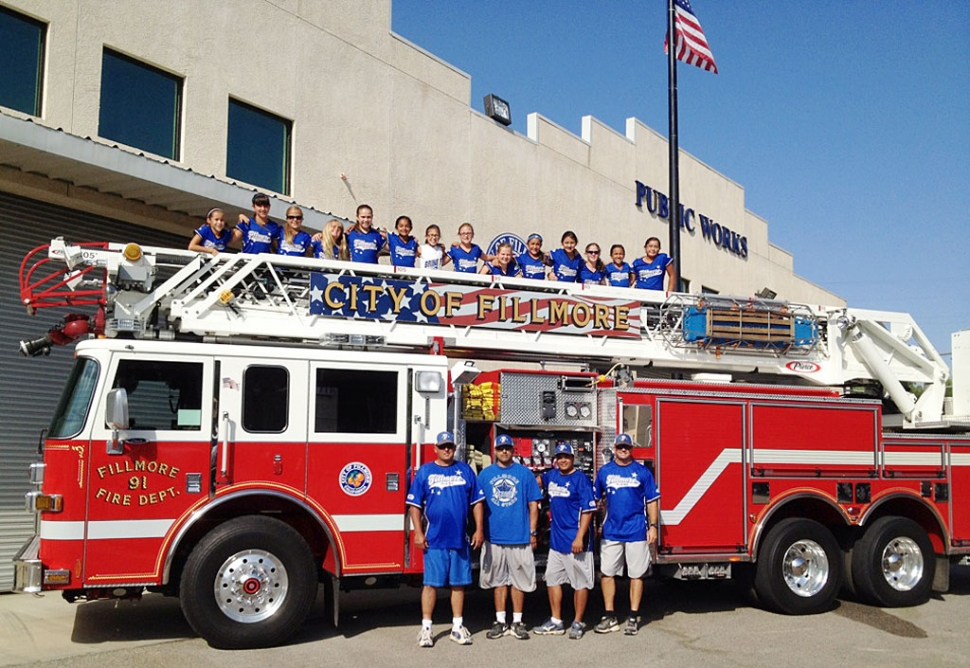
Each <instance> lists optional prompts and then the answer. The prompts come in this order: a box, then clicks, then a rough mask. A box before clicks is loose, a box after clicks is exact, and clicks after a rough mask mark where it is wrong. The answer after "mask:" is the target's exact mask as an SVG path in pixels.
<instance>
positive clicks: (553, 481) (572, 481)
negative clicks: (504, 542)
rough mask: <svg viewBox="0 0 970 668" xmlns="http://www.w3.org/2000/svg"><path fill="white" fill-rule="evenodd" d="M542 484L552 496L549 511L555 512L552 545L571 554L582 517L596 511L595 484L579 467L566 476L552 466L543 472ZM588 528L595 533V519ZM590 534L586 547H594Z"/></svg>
mask: <svg viewBox="0 0 970 668" xmlns="http://www.w3.org/2000/svg"><path fill="white" fill-rule="evenodd" d="M542 485H543V486H544V487H545V488H546V494H548V495H549V511H550V512H551V513H552V532H551V535H550V539H549V547H551V548H552V549H553V550H555V551H556V552H562V553H563V554H569V553H570V552H572V551H573V540H575V538H576V531H578V530H579V516H580V515H582V514H583V513H591V512H593V511H594V510H596V501H595V500H594V499H593V484H592V483H591V482H590V481H589V478H587V477H586V474H585V473H583V472H582V471H580V470H579V469H573V472H572V473H570V474H569V475H563V474H562V473H560V472H559V469H552V470H550V471H546V472H545V473H543V474H542ZM589 528H590V533H592V529H593V523H592V522H590V523H589ZM590 537H591V536H587V540H586V550H592V549H593V541H592V540H589V538H590Z"/></svg>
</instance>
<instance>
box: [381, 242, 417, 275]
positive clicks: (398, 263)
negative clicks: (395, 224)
mask: <svg viewBox="0 0 970 668" xmlns="http://www.w3.org/2000/svg"><path fill="white" fill-rule="evenodd" d="M387 246H388V248H389V249H390V251H391V264H393V265H394V266H395V267H413V266H414V256H415V252H416V251H417V250H418V242H417V240H416V239H415V238H414V237H408V240H407V242H404V241H401V237H400V236H398V235H397V234H389V235H387Z"/></svg>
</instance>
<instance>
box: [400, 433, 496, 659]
mask: <svg viewBox="0 0 970 668" xmlns="http://www.w3.org/2000/svg"><path fill="white" fill-rule="evenodd" d="M434 447H435V455H436V459H435V461H433V462H428V463H427V464H425V465H423V466H422V467H421V468H419V469H418V471H417V473H415V474H414V480H413V481H411V488H410V489H409V490H408V496H407V505H408V513H409V515H410V517H411V525H412V527H413V529H414V547H415V549H418V550H424V588H423V589H422V590H421V632H420V633H419V634H418V645H419V646H420V647H433V646H434V636H433V635H432V633H431V618H432V615H433V613H434V603H435V598H436V597H437V592H436V589H437V588H438V587H444V586H450V587H451V613H452V628H451V635H450V636H449V637H450V638H451V639H452V640H453V641H455V642H456V643H458V644H459V645H471V644H472V637H471V633H469V631H468V629H467V628H465V625H464V622H463V619H462V608H464V605H465V586H466V585H470V584H471V583H472V565H471V551H470V550H469V544H468V536H467V535H466V533H465V527H466V526H467V525H468V509H469V508H471V509H472V516H473V517H474V518H475V534H474V535H473V536H472V539H471V547H472V548H475V549H478V548H479V547H481V546H482V543H483V542H484V540H485V534H484V531H483V529H482V519H483V516H484V512H483V510H482V501H483V500H484V498H485V495H484V494H483V493H482V488H481V487H479V486H478V479H477V478H476V477H475V472H474V471H472V468H471V467H470V466H469V465H468V464H466V463H465V462H458V461H455V439H454V437H453V436H452V435H451V432H448V431H443V432H441V433H440V434H438V439H437V442H436V443H435V446H434ZM422 509H423V510H424V513H423V515H424V519H425V520H426V521H427V528H425V527H424V525H423V524H422Z"/></svg>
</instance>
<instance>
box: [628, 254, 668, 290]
mask: <svg viewBox="0 0 970 668" xmlns="http://www.w3.org/2000/svg"><path fill="white" fill-rule="evenodd" d="M670 263H671V259H670V256H669V255H667V254H666V253H659V254H658V255H657V257H655V258H654V259H653V262H644V261H643V258H642V257H640V258H637V259H636V260H634V261H633V273H634V274H636V275H637V287H638V288H640V289H641V290H663V289H664V275H665V274H666V273H667V265H668V264H670Z"/></svg>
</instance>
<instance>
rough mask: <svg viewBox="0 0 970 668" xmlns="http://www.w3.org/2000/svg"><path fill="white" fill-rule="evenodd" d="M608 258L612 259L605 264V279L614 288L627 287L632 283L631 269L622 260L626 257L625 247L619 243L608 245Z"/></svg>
mask: <svg viewBox="0 0 970 668" xmlns="http://www.w3.org/2000/svg"><path fill="white" fill-rule="evenodd" d="M610 259H611V260H613V261H612V262H610V263H609V264H608V265H606V281H607V283H609V284H610V285H612V286H613V287H616V288H628V287H630V285H631V284H632V280H631V279H632V278H633V269H631V268H630V265H629V264H627V263H626V262H624V260H625V259H626V249H625V248H624V247H623V246H622V245H621V244H613V245H612V246H610Z"/></svg>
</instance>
